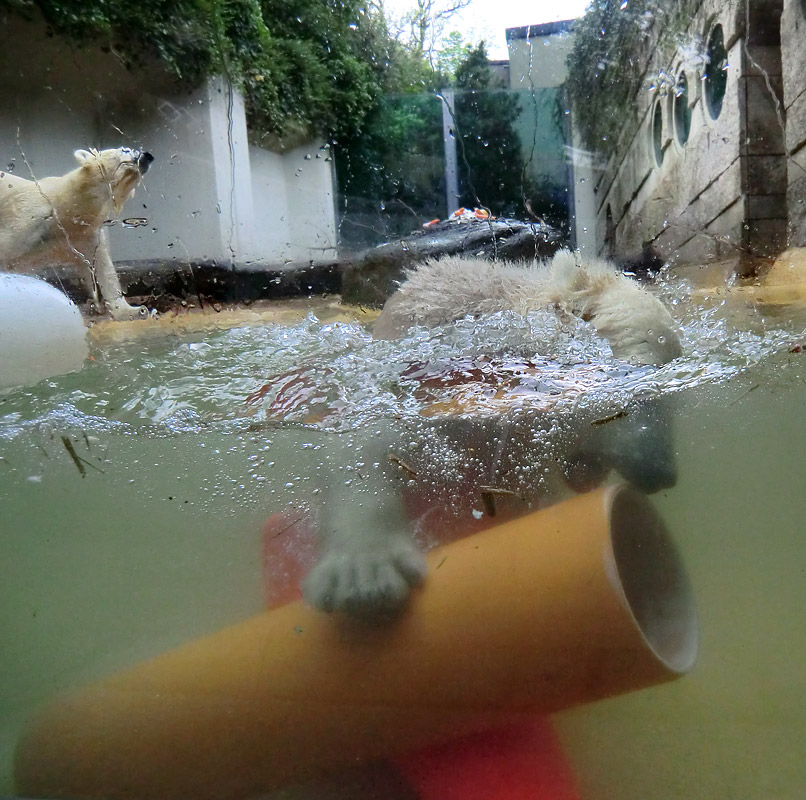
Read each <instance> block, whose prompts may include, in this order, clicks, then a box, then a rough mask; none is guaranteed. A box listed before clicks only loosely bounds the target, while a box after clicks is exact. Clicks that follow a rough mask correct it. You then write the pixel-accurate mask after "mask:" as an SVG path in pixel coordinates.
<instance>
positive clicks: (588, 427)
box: [302, 251, 681, 617]
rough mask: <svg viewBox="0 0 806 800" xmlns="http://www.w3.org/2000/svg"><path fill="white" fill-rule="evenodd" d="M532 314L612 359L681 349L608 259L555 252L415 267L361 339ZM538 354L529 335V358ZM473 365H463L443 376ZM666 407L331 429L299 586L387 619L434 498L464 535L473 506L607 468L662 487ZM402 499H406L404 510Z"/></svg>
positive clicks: (667, 443)
mask: <svg viewBox="0 0 806 800" xmlns="http://www.w3.org/2000/svg"><path fill="white" fill-rule="evenodd" d="M538 310H542V311H544V312H545V311H547V310H548V311H553V312H555V313H557V314H559V315H560V316H562V315H572V316H573V317H576V318H579V319H582V320H585V321H587V322H588V323H590V325H592V326H593V328H594V329H595V331H596V333H597V334H598V336H599V337H601V338H602V339H604V340H606V341H607V342H608V343H609V344H610V348H611V351H612V353H613V355H614V356H615V357H616V358H617V359H620V360H623V361H625V362H631V363H632V364H635V365H661V364H665V363H667V362H669V361H672V360H673V359H675V358H676V357H677V356H679V355H680V354H681V345H680V339H679V337H678V334H677V331H676V328H675V323H674V320H673V319H672V317H671V315H670V314H669V312H668V311H667V309H666V308H665V306H664V305H663V304H662V303H661V301H660V300H659V299H658V298H656V297H655V296H654V295H652V294H651V293H650V292H649V291H648V290H647V289H645V288H644V287H642V286H641V285H639V284H638V283H636V282H635V281H633V280H631V279H630V278H628V277H626V276H624V275H623V274H621V273H619V272H617V271H616V270H615V269H614V268H613V267H611V266H610V265H609V264H607V263H605V262H602V261H596V260H581V259H579V258H577V257H576V256H575V255H574V254H573V253H571V252H568V251H561V252H559V253H558V254H557V255H555V256H554V258H553V260H551V261H550V262H549V263H545V264H535V265H533V266H529V267H524V266H517V265H514V264H501V263H491V262H489V261H485V260H481V259H473V258H463V257H451V258H445V259H442V260H435V261H428V262H426V263H425V264H422V265H420V266H418V267H416V268H415V269H413V270H412V271H411V272H409V274H408V276H407V278H406V280H405V282H404V283H403V284H402V286H401V287H400V288H399V290H398V291H397V293H396V294H394V295H393V296H392V297H391V298H390V299H389V301H388V302H387V304H386V306H385V307H384V309H383V311H382V313H381V314H380V316H379V317H378V319H377V321H376V323H375V327H374V330H373V336H374V337H376V338H396V337H399V336H402V335H404V334H405V333H406V331H407V330H408V329H409V328H410V327H411V326H413V325H418V326H426V327H432V326H435V325H445V324H446V323H451V322H452V321H456V320H460V319H463V318H465V317H466V316H467V315H472V316H482V315H485V314H491V313H495V312H500V311H515V312H520V313H521V314H528V313H530V312H533V311H538ZM545 346H546V347H547V345H545ZM543 349H544V346H542V345H541V343H540V342H536V343H535V352H536V353H541V350H543ZM542 363H545V362H542ZM542 368H543V367H541V366H538V367H537V369H536V372H533V376H536V377H538V378H539V377H540V375H541V372H540V370H541V369H542ZM625 369H630V368H629V367H627V365H625ZM475 371H476V367H474V366H473V365H472V364H471V365H470V366H469V367H468V366H467V364H464V365H463V366H462V367H461V368H460V369H459V370H457V371H455V372H453V373H451V374H449V375H448V376H447V380H448V381H453V380H457V376H459V378H458V379H459V380H461V375H462V374H472V373H474V372H475ZM422 372H423V371H422V370H420V373H421V374H422ZM426 372H427V371H426ZM438 378H439V379H442V378H445V375H444V374H443V375H442V376H438ZM493 380H497V376H496V374H493ZM450 385H454V384H450ZM670 402H671V401H670V399H669V398H668V397H663V396H661V397H652V398H649V399H646V398H645V399H636V398H632V399H630V400H629V401H627V405H626V407H619V408H616V409H615V411H614V413H612V414H610V413H608V412H604V416H603V412H602V409H601V407H594V408H592V409H590V410H589V411H588V412H586V411H585V410H584V408H583V409H582V410H580V409H579V408H575V410H574V411H573V412H572V413H570V414H569V413H565V414H556V415H553V414H551V413H541V411H540V410H537V409H535V408H530V407H528V406H524V407H521V408H518V407H517V405H516V406H515V407H514V409H513V408H510V409H509V413H506V414H499V415H495V414H493V415H490V414H486V415H484V414H479V415H474V414H473V413H472V407H468V406H465V407H464V408H461V407H460V408H459V409H458V410H459V412H460V413H455V412H456V410H457V409H456V408H454V410H453V413H448V414H441V415H440V414H436V415H434V418H432V419H424V420H423V421H422V423H420V422H419V421H418V422H417V423H416V424H414V426H412V425H407V424H406V423H400V422H391V423H390V424H388V425H378V426H373V427H372V428H371V429H368V430H367V431H365V432H363V433H360V434H359V435H357V436H348V435H346V434H341V435H340V436H339V440H340V441H341V442H342V444H343V445H344V450H343V452H342V453H341V454H340V455H338V456H336V457H334V456H333V455H331V456H330V459H331V460H332V464H333V466H332V468H331V470H330V474H329V476H328V477H329V479H328V480H326V482H325V484H324V485H323V487H322V495H323V497H322V503H321V508H320V520H319V528H320V530H321V532H322V536H323V541H322V548H321V552H320V556H319V561H318V562H317V563H316V564H315V566H314V567H313V568H312V569H311V570H310V572H309V573H308V575H307V576H306V578H305V579H304V581H303V584H302V593H303V596H304V598H305V599H306V600H307V601H308V602H309V603H311V604H312V605H314V606H316V607H318V608H320V609H322V610H325V611H346V612H347V613H350V614H353V615H356V616H368V617H373V616H385V615H389V614H393V613H395V612H396V611H397V610H399V609H400V608H401V607H402V606H403V605H404V604H405V601H406V599H407V597H408V595H409V593H410V591H411V589H412V588H413V587H415V586H417V585H418V584H420V583H421V582H422V581H423V579H424V577H425V559H424V557H423V554H422V549H421V547H420V546H418V544H417V543H416V541H415V537H414V536H413V535H412V527H413V525H412V521H411V518H412V516H417V515H418V514H421V512H422V514H421V519H425V518H427V517H428V515H429V514H432V523H431V524H432V529H433V525H434V524H436V526H437V527H440V526H444V525H445V522H446V518H445V517H444V516H443V517H439V516H438V515H437V517H436V518H434V517H433V512H434V507H435V506H440V505H441V506H443V507H448V506H453V507H454V509H453V511H454V512H455V514H456V515H457V519H458V520H459V522H460V524H462V525H464V526H465V528H466V529H471V528H472V527H473V524H474V520H478V518H479V516H480V515H484V514H485V513H486V515H487V516H492V515H497V518H498V519H501V517H502V516H507V515H508V516H509V517H512V516H516V515H518V514H522V513H526V512H528V511H529V510H530V509H534V508H539V507H541V506H543V505H547V504H549V503H551V502H556V501H557V500H558V499H560V498H561V496H562V495H561V493H560V492H558V490H557V486H556V484H557V483H559V484H563V485H565V486H566V489H565V490H566V491H567V490H568V489H567V487H571V489H573V490H574V491H583V490H587V489H590V488H593V487H594V486H595V485H598V483H600V482H601V480H603V479H604V478H605V477H606V475H607V474H608V473H609V472H610V471H611V470H615V471H616V472H618V473H620V475H621V476H622V477H623V478H624V479H626V480H627V481H629V482H630V483H631V484H633V485H635V486H636V487H637V488H639V489H641V490H644V491H648V492H653V491H657V490H659V489H663V488H667V487H670V486H672V485H674V483H675V482H676V468H675V463H674V447H673V442H672V436H671V427H670V422H671V420H670V417H671V409H670V406H669V403H670ZM468 410H470V413H467V412H468ZM555 472H556V473H558V480H557V481H556V482H555V480H554V478H553V477H552V474H553V473H555ZM550 473H552V474H550ZM345 477H347V479H346V480H345ZM406 486H407V487H408V488H404V487H406ZM412 486H413V488H412ZM407 493H408V494H409V495H411V494H413V495H414V496H415V500H414V507H415V509H416V511H415V514H414V515H413V514H412V502H411V499H410V497H409V498H408V499H407V497H406V494H407ZM418 494H419V498H418V497H417V495H418ZM479 496H482V498H481V499H482V502H478V499H479ZM437 514H438V512H437ZM434 520H436V522H434ZM448 526H450V522H448ZM427 543H428V542H426V544H427Z"/></svg>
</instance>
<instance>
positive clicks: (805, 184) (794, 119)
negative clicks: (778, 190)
mask: <svg viewBox="0 0 806 800" xmlns="http://www.w3.org/2000/svg"><path fill="white" fill-rule="evenodd" d="M781 53H782V61H783V93H784V114H785V115H786V150H787V155H788V159H787V205H788V208H789V243H790V245H792V246H796V247H804V246H806V0H787V2H785V3H784V12H783V15H782V17H781Z"/></svg>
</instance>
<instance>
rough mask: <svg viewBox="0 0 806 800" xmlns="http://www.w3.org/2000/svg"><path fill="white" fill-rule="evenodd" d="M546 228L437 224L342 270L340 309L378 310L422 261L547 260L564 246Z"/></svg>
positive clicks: (507, 222)
mask: <svg viewBox="0 0 806 800" xmlns="http://www.w3.org/2000/svg"><path fill="white" fill-rule="evenodd" d="M564 243H565V242H564V238H563V235H562V234H561V233H560V232H559V231H558V230H557V229H556V228H552V227H551V226H549V225H544V224H540V223H536V222H522V221H520V220H515V219H500V220H472V221H469V222H450V221H446V222H439V223H437V224H435V225H433V226H431V227H430V228H426V229H423V230H420V231H415V232H414V233H412V234H411V235H410V236H408V237H405V238H403V239H400V240H399V241H397V242H388V243H386V244H382V245H379V246H378V247H374V248H372V249H370V250H365V251H363V252H362V253H360V254H359V255H357V256H356V257H355V258H353V259H350V260H346V261H345V262H344V263H343V265H342V270H341V271H342V285H341V293H342V298H343V299H344V301H345V302H346V303H355V304H357V305H364V306H377V307H380V306H382V305H383V304H384V303H385V302H386V300H387V298H388V297H389V296H390V295H391V294H392V293H393V292H394V291H395V289H397V286H398V284H399V282H400V281H401V280H402V279H403V276H404V272H405V270H406V268H407V267H411V266H413V265H414V264H416V263H417V262H419V261H423V260H425V259H427V258H438V257H439V256H447V255H467V256H477V257H479V258H488V259H507V260H509V261H522V260H532V259H534V258H548V257H550V256H552V255H554V253H556V252H557V250H559V249H560V247H562V246H563V244H564Z"/></svg>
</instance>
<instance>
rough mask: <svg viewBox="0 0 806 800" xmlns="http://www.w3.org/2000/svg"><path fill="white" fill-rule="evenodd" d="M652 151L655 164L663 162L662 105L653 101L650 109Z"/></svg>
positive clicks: (658, 164)
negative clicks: (653, 106)
mask: <svg viewBox="0 0 806 800" xmlns="http://www.w3.org/2000/svg"><path fill="white" fill-rule="evenodd" d="M652 153H653V155H654V156H655V166H658V167H659V166H660V165H661V164H663V106H662V105H661V103H660V102H657V103H655V108H654V109H653V111H652Z"/></svg>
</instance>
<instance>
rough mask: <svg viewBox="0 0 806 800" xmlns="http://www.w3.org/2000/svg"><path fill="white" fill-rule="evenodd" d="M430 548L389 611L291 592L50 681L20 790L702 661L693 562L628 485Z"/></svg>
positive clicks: (604, 688) (286, 743) (236, 763)
mask: <svg viewBox="0 0 806 800" xmlns="http://www.w3.org/2000/svg"><path fill="white" fill-rule="evenodd" d="M429 559H430V567H431V571H430V574H429V577H428V580H427V583H426V586H425V588H424V589H423V590H422V591H420V592H418V593H417V595H416V596H415V597H414V598H413V602H412V603H411V606H410V608H409V609H408V611H407V612H406V613H405V614H404V615H403V616H402V617H401V618H400V619H398V620H397V621H396V622H395V623H393V624H390V625H378V626H374V627H373V626H367V625H362V624H358V623H355V622H352V621H350V620H346V619H339V618H334V617H331V616H328V615H326V614H322V613H319V612H317V611H315V610H313V609H311V608H309V607H307V606H305V605H304V604H302V603H291V604H289V605H286V606H283V607H281V608H278V609H275V610H273V611H269V612H267V613H264V614H260V615H258V616H256V617H253V618H251V619H248V620H246V621H245V622H242V623H240V624H238V625H235V626H233V627H231V628H227V629H225V630H222V631H220V632H218V633H215V634H213V635H210V636H207V637H205V638H203V639H200V640H197V641H194V642H191V643H189V644H186V645H184V646H181V647H179V648H177V649H175V650H172V651H170V652H167V653H165V654H163V655H160V656H158V657H156V658H154V659H152V660H150V661H147V662H145V663H143V664H140V665H138V666H135V667H133V668H131V669H128V670H126V671H122V672H119V673H117V674H115V675H113V676H111V677H110V678H108V679H107V680H105V681H103V682H101V683H99V684H96V685H94V686H91V687H89V688H86V689H83V690H79V691H76V692H72V693H70V694H67V695H64V696H62V697H59V698H57V699H56V700H55V701H53V702H52V703H50V704H49V705H48V706H46V707H45V708H44V709H42V710H41V712H40V713H38V714H37V715H36V716H35V718H34V719H33V720H31V722H30V724H29V726H28V728H27V730H26V732H25V733H24V734H23V736H22V738H21V740H20V742H19V745H18V749H17V755H16V778H17V784H18V786H17V788H18V790H19V792H20V793H21V794H25V795H29V796H39V797H83V798H107V799H108V800H116V799H117V798H144V797H148V798H149V800H161V799H162V798H177V799H178V798H183V800H184V799H185V798H187V797H194V798H195V799H196V800H202V799H203V798H211V799H212V798H240V797H245V796H247V795H251V794H256V793H259V792H261V791H266V790H267V789H270V788H274V787H279V786H283V785H287V784H289V783H291V782H293V781H295V780H297V779H302V778H304V777H309V776H311V775H312V774H315V773H316V772H317V771H326V770H328V769H332V768H335V767H339V766H343V765H348V764H355V763H356V762H357V761H362V760H365V759H371V758H376V757H384V756H389V755H392V754H396V753H402V752H404V751H406V750H409V749H412V748H415V747H419V746H423V745H426V744H429V743H435V742H440V741H445V740H447V739H449V738H451V737H454V736H457V735H460V734H464V733H468V732H472V731H475V730H481V729H484V728H485V727H488V726H492V725H496V724H500V723H502V722H505V721H512V720H513V719H516V718H517V716H518V714H519V712H534V711H545V712H551V711H556V710H559V709H562V708H566V707H569V706H572V705H576V704H578V703H585V702H590V701H593V700H598V699H600V698H604V697H608V696H611V695H616V694H619V693H622V692H627V691H631V690H633V689H640V688H642V687H646V686H650V685H653V684H657V683H660V682H663V681H668V680H671V679H673V678H676V677H678V676H679V675H681V674H683V673H684V672H686V671H687V670H688V669H689V668H690V667H691V666H692V664H693V661H694V658H695V653H696V648H697V626H696V616H695V612H694V607H693V602H692V598H691V592H690V589H689V584H688V581H687V579H686V576H685V573H684V571H683V568H682V565H681V562H680V559H679V557H678V556H677V554H676V551H675V549H674V547H673V545H672V544H671V542H670V540H669V538H668V535H667V533H666V531H665V528H664V526H663V523H662V522H661V520H660V519H659V517H658V516H657V514H656V513H655V512H654V510H653V509H652V507H651V505H650V504H649V502H648V501H647V500H646V499H645V498H644V497H643V496H641V495H639V494H637V493H635V492H633V491H632V490H629V489H626V488H623V487H611V488H609V489H605V490H599V491H596V492H592V493H590V494H588V495H585V496H580V497H577V498H574V499H572V500H569V501H567V502H564V503H561V504H558V505H556V506H553V507H550V508H548V509H546V510H543V511H540V512H537V513H534V514H531V515H530V516H527V517H524V518H522V519H519V520H515V521H513V522H509V523H506V524H503V525H500V526H498V527H496V528H493V529H490V530H487V531H484V532H482V533H479V534H476V535H474V536H471V537H468V538H466V539H462V540H460V541H458V542H454V543H452V544H450V545H447V546H446V547H444V548H441V549H439V550H436V551H434V552H432V553H431V554H430V556H429Z"/></svg>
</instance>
